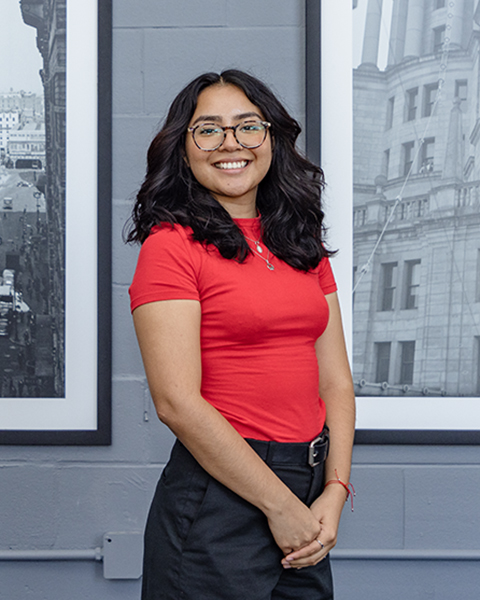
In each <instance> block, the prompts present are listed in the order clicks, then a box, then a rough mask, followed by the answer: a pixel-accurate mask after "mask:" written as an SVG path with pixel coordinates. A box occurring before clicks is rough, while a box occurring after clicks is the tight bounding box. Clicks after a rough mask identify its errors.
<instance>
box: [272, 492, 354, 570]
mask: <svg viewBox="0 0 480 600" xmlns="http://www.w3.org/2000/svg"><path fill="white" fill-rule="evenodd" d="M331 487H333V488H336V487H337V486H329V488H327V489H326V490H324V492H323V494H322V495H321V496H320V497H319V498H317V500H315V502H314V503H313V504H312V507H311V509H310V511H311V513H312V515H314V516H315V518H316V519H317V522H318V524H319V525H320V532H319V535H318V536H316V538H315V539H314V540H312V541H311V542H310V543H309V544H306V545H305V546H303V547H302V548H300V549H298V550H295V551H294V552H290V553H289V554H287V555H286V556H285V558H284V559H283V560H282V565H283V566H284V568H286V569H289V568H294V569H302V568H304V567H310V566H313V565H316V564H317V563H319V562H320V561H321V560H323V559H324V558H325V557H326V556H327V554H328V553H329V552H330V550H331V549H332V548H333V547H334V546H335V544H336V543H337V532H338V525H339V522H340V516H341V514H342V508H343V505H344V504H345V490H343V489H331Z"/></svg>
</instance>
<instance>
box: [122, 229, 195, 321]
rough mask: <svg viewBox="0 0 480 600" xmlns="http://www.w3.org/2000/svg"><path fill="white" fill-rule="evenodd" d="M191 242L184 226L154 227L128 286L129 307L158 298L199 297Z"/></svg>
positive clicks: (183, 298)
mask: <svg viewBox="0 0 480 600" xmlns="http://www.w3.org/2000/svg"><path fill="white" fill-rule="evenodd" d="M192 245H193V244H192V241H191V240H190V239H189V237H188V235H187V232H186V231H185V229H184V228H183V227H180V226H179V225H175V226H174V227H170V226H168V225H167V226H165V227H162V228H158V227H155V228H154V229H153V230H152V233H151V234H150V235H149V236H148V238H147V239H146V240H145V242H144V243H143V245H142V247H141V249H140V254H139V256H138V262H137V267H136V269H135V274H134V276H133V281H132V284H131V286H130V288H129V294H130V308H131V310H132V311H134V310H135V309H136V308H137V307H138V306H140V305H142V304H148V303H149V302H157V301H159V300H199V293H198V286H197V277H196V268H195V256H194V252H193V248H192Z"/></svg>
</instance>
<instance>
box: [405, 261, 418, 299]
mask: <svg viewBox="0 0 480 600" xmlns="http://www.w3.org/2000/svg"><path fill="white" fill-rule="evenodd" d="M420 264H421V261H420V259H418V260H408V261H406V262H405V298H404V303H403V308H404V309H405V310H411V309H412V308H418V293H419V288H420Z"/></svg>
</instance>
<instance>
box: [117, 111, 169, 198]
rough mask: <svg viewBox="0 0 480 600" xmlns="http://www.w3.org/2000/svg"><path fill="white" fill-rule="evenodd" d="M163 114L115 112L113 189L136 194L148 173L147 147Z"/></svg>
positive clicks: (130, 195)
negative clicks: (134, 114) (146, 171)
mask: <svg viewBox="0 0 480 600" xmlns="http://www.w3.org/2000/svg"><path fill="white" fill-rule="evenodd" d="M160 119H161V116H160V115H158V114H157V115H151V116H136V117H122V116H116V115H113V130H112V144H113V150H112V193H113V197H114V198H117V199H124V198H133V197H134V195H135V194H136V193H137V191H138V189H139V187H140V185H141V184H142V181H143V178H144V177H145V169H146V155H147V149H148V146H149V145H150V143H151V141H152V139H153V138H154V136H155V134H156V133H157V131H158V129H159V122H160Z"/></svg>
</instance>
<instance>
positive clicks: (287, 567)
mask: <svg viewBox="0 0 480 600" xmlns="http://www.w3.org/2000/svg"><path fill="white" fill-rule="evenodd" d="M283 568H284V569H291V568H292V565H289V564H288V563H283Z"/></svg>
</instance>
